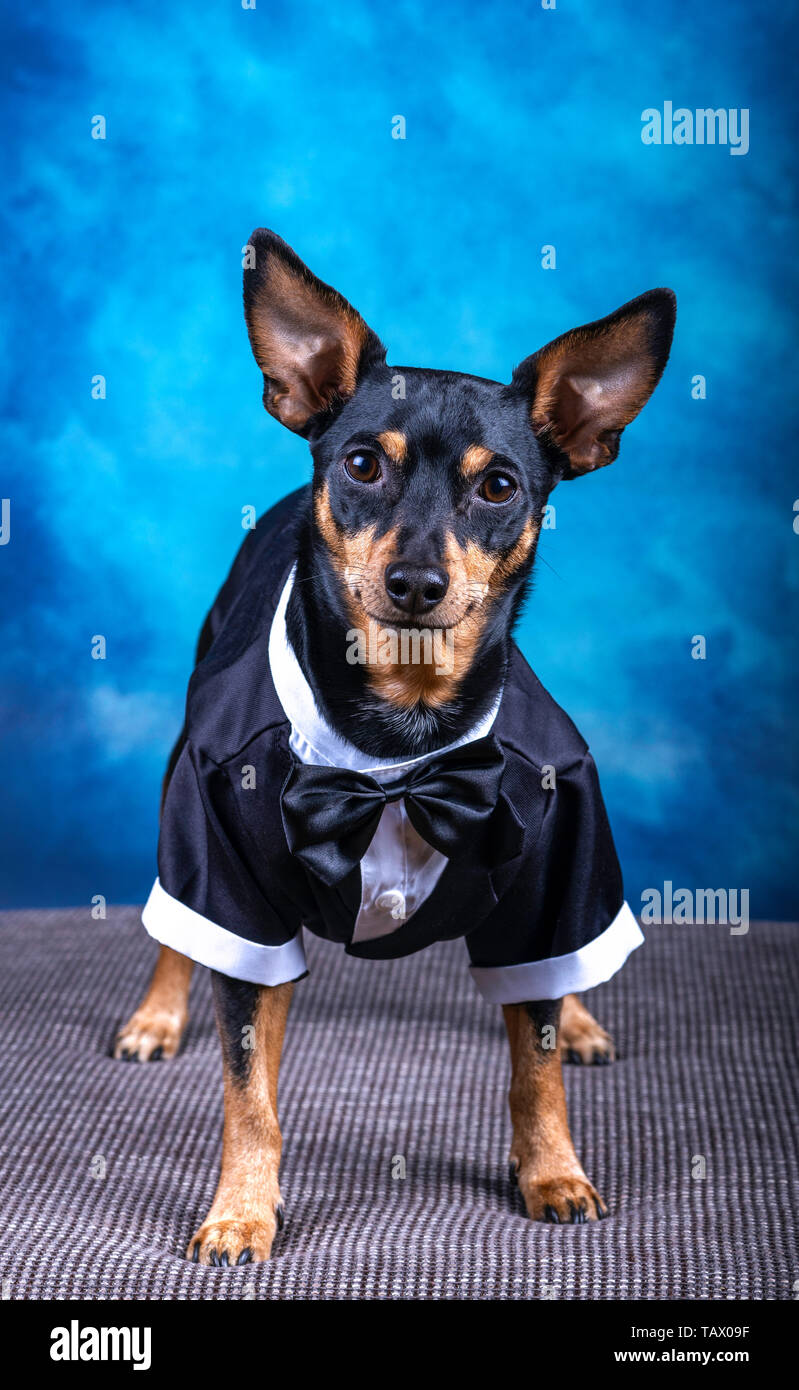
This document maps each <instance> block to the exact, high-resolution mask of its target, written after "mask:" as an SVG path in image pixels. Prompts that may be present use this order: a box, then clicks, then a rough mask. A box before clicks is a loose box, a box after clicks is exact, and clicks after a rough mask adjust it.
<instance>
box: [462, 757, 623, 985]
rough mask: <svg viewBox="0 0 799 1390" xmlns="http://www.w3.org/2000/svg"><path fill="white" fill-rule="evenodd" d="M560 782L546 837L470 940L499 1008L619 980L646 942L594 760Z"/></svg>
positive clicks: (481, 979)
mask: <svg viewBox="0 0 799 1390" xmlns="http://www.w3.org/2000/svg"><path fill="white" fill-rule="evenodd" d="M537 772H538V770H537V769H535V770H531V775H532V776H535V775H537ZM554 781H555V785H554V786H553V787H552V788H551V789H550V790H548V791H547V793H546V795H547V798H548V799H547V804H546V808H545V811H544V816H543V820H542V823H541V830H540V833H539V835H538V838H537V840H536V841H535V842H534V844H533V845H531V846H530V847H529V849H527V850H526V852H525V859H524V862H523V864H522V866H521V868H520V870H519V873H518V875H517V876H516V878H515V879H514V881H513V883H512V884H511V886H510V887H509V889H508V890H507V892H506V893H505V894H504V895H503V896H502V898H501V899H500V902H499V903H498V905H497V907H496V908H495V909H494V911H493V912H492V913H491V915H490V916H489V917H488V918H487V919H486V920H485V921H484V922H483V923H482V924H481V925H480V926H479V927H478V928H477V929H476V930H475V931H473V932H471V933H469V935H468V936H467V938H466V941H467V947H468V951H469V956H470V959H471V963H472V965H471V968H472V977H473V979H474V981H475V984H476V985H477V987H478V989H479V990H480V992H481V993H482V994H483V995H484V996H485V997H486V998H488V999H492V1000H494V1001H495V1002H497V1003H503V1004H505V1003H519V1002H524V1001H527V1000H538V999H559V998H561V997H562V996H563V995H564V994H568V993H571V992H572V991H574V990H582V989H590V988H591V987H592V986H593V985H596V984H599V983H600V982H601V981H603V980H606V979H609V978H610V976H611V975H613V974H615V972H616V970H618V969H619V968H620V967H621V965H622V964H623V963H624V961H625V960H626V958H627V956H628V955H629V953H630V951H632V950H634V949H635V947H636V946H638V945H640V943H641V941H643V936H642V934H641V931H640V928H639V927H638V924H637V922H636V920H635V918H634V917H633V914H632V912H631V911H630V909H629V907H628V906H627V905H626V903H625V902H624V892H623V886H622V877H621V870H620V868H619V862H618V858H617V856H616V849H615V846H614V844H613V837H612V835H611V831H610V825H609V823H608V817H607V812H606V810H605V805H604V802H603V800H602V793H601V791H600V787H599V778H598V776H597V771H596V766H595V764H594V760H593V758H592V757H591V754H590V753H589V752H586V753H585V755H584V756H583V757H582V758H581V759H580V760H579V761H578V762H576V763H574V764H573V765H572V766H570V767H568V768H567V769H565V771H563V772H559V773H557V774H556V776H555V779H554Z"/></svg>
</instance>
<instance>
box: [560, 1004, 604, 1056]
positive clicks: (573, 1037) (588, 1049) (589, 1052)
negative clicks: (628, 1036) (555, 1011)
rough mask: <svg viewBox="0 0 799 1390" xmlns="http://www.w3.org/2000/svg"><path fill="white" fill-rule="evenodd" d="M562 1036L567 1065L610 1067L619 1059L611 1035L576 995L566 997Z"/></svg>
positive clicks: (561, 1040)
mask: <svg viewBox="0 0 799 1390" xmlns="http://www.w3.org/2000/svg"><path fill="white" fill-rule="evenodd" d="M559 1037H560V1049H561V1053H562V1056H563V1060H564V1062H577V1063H578V1064H579V1063H581V1062H585V1063H591V1062H593V1063H594V1065H595V1066H608V1065H609V1063H610V1062H612V1061H613V1060H614V1058H615V1056H616V1049H615V1047H614V1045H613V1039H612V1038H611V1036H610V1034H609V1033H606V1032H605V1030H604V1028H602V1027H601V1026H600V1024H598V1023H597V1021H596V1019H595V1018H594V1016H593V1014H590V1013H589V1012H588V1010H587V1008H586V1007H585V1005H584V1004H581V1003H580V1000H579V999H578V998H577V995H576V994H567V995H565V997H564V1000H563V1012H562V1013H561V1016H560V1031H559Z"/></svg>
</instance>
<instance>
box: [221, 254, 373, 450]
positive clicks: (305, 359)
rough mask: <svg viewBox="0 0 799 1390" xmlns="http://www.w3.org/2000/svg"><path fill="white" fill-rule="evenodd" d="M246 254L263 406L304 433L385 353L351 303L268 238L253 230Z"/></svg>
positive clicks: (247, 302)
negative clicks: (261, 379)
mask: <svg viewBox="0 0 799 1390" xmlns="http://www.w3.org/2000/svg"><path fill="white" fill-rule="evenodd" d="M245 252H246V254H245V261H244V266H245V268H244V317H245V319H246V320H247V331H248V333H249V335H250V343H251V346H252V350H253V353H254V354H255V360H256V362H257V363H258V366H259V367H260V368H261V371H262V372H263V374H264V405H265V406H266V409H267V410H268V411H269V412H270V414H271V415H274V416H275V418H276V419H278V420H279V421H280V423H281V424H283V425H286V426H287V428H288V429H290V430H295V431H296V433H297V434H303V435H307V434H308V433H310V432H311V422H312V421H313V419H314V417H315V416H317V415H319V414H320V413H321V412H323V411H328V410H330V409H331V408H335V406H336V405H337V404H340V403H342V402H343V401H345V400H347V399H348V398H349V397H350V396H351V395H352V394H353V392H354V391H355V388H356V386H357V385H358V381H359V380H360V377H361V375H362V373H363V371H364V370H365V368H366V366H367V365H369V364H370V363H372V362H378V361H382V360H383V359H384V358H385V349H384V348H383V345H382V343H381V342H380V340H379V338H378V337H377V336H376V334H374V333H373V332H372V330H371V329H370V328H368V327H367V325H366V324H365V323H364V321H363V319H362V318H361V316H360V314H358V313H356V311H355V310H354V309H353V307H352V305H351V304H348V303H347V301H346V299H344V298H343V297H342V295H340V294H339V293H338V292H337V291H336V290H334V289H331V287H330V285H325V284H323V283H322V281H321V280H317V278H316V276H315V275H312V274H311V272H310V270H309V269H308V267H307V266H306V265H303V263H302V261H301V260H300V258H299V256H296V255H295V254H294V252H293V251H292V249H291V247H290V246H287V245H286V243H285V241H283V240H282V239H281V238H280V237H279V236H276V235H275V233H274V232H270V231H267V230H266V228H265V227H259V228H257V230H256V231H254V232H253V234H252V236H251V237H250V240H249V243H248V245H247V247H246V248H245Z"/></svg>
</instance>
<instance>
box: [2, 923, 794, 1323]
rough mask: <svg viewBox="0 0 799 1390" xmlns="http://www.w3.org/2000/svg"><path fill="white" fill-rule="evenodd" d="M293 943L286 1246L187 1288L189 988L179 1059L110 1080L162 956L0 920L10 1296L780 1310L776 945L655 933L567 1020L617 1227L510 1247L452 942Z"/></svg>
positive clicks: (113, 930)
mask: <svg viewBox="0 0 799 1390" xmlns="http://www.w3.org/2000/svg"><path fill="white" fill-rule="evenodd" d="M308 944H309V948H310V968H311V975H310V977H309V978H308V979H307V980H305V981H303V982H302V983H301V984H300V985H299V986H298V987H297V989H296V991H295V1000H294V1004H293V1007H292V1012H291V1016H290V1020H289V1027H288V1031H287V1035H286V1046H285V1050H284V1062H283V1068H282V1072H281V1078H280V1094H281V1117H282V1125H283V1136H284V1155H283V1166H282V1170H281V1187H282V1191H283V1197H284V1200H285V1205H286V1216H287V1220H286V1226H285V1228H284V1230H283V1231H282V1233H281V1234H280V1235H278V1237H277V1239H276V1242H275V1246H274V1252H273V1258H272V1260H271V1261H270V1262H269V1263H268V1264H264V1265H257V1266H249V1267H244V1268H241V1269H230V1270H223V1269H207V1270H206V1269H200V1268H198V1267H195V1266H193V1265H191V1264H189V1263H187V1262H186V1261H185V1260H184V1259H183V1258H182V1252H183V1250H184V1249H185V1246H186V1244H187V1241H188V1239H189V1237H190V1236H191V1234H192V1233H193V1231H194V1229H195V1227H196V1226H197V1225H198V1224H199V1223H200V1221H201V1219H202V1218H203V1216H204V1215H205V1212H206V1209H207V1207H208V1205H209V1203H210V1201H211V1198H212V1196H213V1192H214V1187H215V1179H216V1167H217V1162H218V1158H219V1152H220V1138H221V1124H222V1092H221V1066H220V1062H219V1057H218V1051H217V1043H216V1037H215V1031H214V1026H213V1021H212V1011H211V1002H210V988H209V984H210V981H209V977H208V974H207V972H206V971H203V970H200V971H197V972H196V976H195V981H194V985H193V988H192V1019H191V1022H190V1025H189V1029H188V1032H187V1036H186V1039H185V1041H184V1044H183V1047H182V1049H181V1052H180V1054H179V1056H178V1057H177V1058H176V1059H175V1060H174V1061H172V1062H164V1063H154V1064H148V1065H138V1066H136V1065H130V1064H123V1063H117V1062H114V1061H112V1060H111V1058H110V1056H109V1047H110V1044H111V1042H112V1038H113V1035H114V1032H115V1029H116V1027H117V1025H118V1024H119V1023H120V1022H121V1021H122V1020H123V1019H124V1018H125V1017H127V1015H128V1014H129V1013H130V1012H132V1010H133V1008H134V1006H135V1005H136V1004H137V1003H138V1002H139V997H140V995H141V994H142V992H143V990H144V987H145V984H146V982H147V978H148V972H149V970H150V969H151V967H152V964H153V961H154V958H155V953H156V948H155V946H154V944H153V943H152V942H151V941H150V940H149V938H148V937H147V936H146V935H145V933H144V931H143V929H142V928H141V927H140V925H139V924H138V911H137V910H136V909H133V908H120V909H115V910H111V911H110V912H109V918H108V920H107V921H105V922H95V921H92V920H91V918H90V917H89V915H88V913H87V912H86V911H83V910H72V911H64V912H55V911H54V912H7V913H4V914H0V954H1V955H2V973H1V975H0V1001H1V1003H0V1017H1V1019H2V1039H1V1046H2V1063H1V1065H2V1070H1V1071H0V1088H1V1090H2V1126H1V1129H0V1140H1V1142H2V1162H1V1164H0V1203H1V1204H2V1205H1V1210H2V1224H3V1249H2V1255H1V1256H0V1278H2V1281H3V1294H4V1297H6V1298H11V1299H15V1298H69V1297H80V1298H111V1297H116V1298H118V1297H124V1298H132V1299H145V1298H180V1299H223V1298H280V1299H285V1298H304V1299H363V1298H366V1299H374V1298H379V1299H390V1298H437V1299H520V1298H563V1299H575V1298H592V1299H626V1298H656V1299H669V1298H712V1299H746V1298H754V1299H788V1298H792V1297H795V1296H796V1294H795V1290H796V1289H797V1288H798V1287H799V1282H797V1281H799V1250H798V1249H797V1244H798V1242H797V1234H796V1220H795V1216H796V1210H797V1181H796V1180H797V1173H798V1172H799V1163H797V1152H796V1128H797V1115H799V1107H798V1106H797V1095H796V1076H797V1067H796V1057H795V1050H794V1049H795V1030H794V1014H795V1001H796V998H797V988H796V986H797V980H796V976H797V950H798V948H799V933H797V931H796V929H795V928H793V927H790V926H787V925H777V924H767V923H760V924H757V923H756V924H753V926H752V928H751V930H750V932H749V934H748V936H745V937H733V936H731V935H730V934H729V929H728V928H727V927H723V926H693V927H650V928H649V929H648V938H647V943H646V945H645V946H644V947H642V948H641V949H640V950H639V951H637V952H636V953H635V954H634V955H633V957H632V958H631V960H630V962H629V964H628V965H627V966H626V968H625V969H624V970H623V971H622V972H621V974H620V975H618V976H617V977H616V978H615V979H614V980H612V981H610V982H609V983H608V984H607V985H603V986H601V987H600V988H599V989H597V990H594V991H592V992H591V994H590V995H589V996H587V1003H588V1004H589V1006H590V1007H591V1008H592V1009H593V1010H594V1011H595V1012H596V1013H597V1015H598V1016H599V1018H600V1019H601V1021H602V1022H603V1023H604V1024H605V1025H606V1026H607V1027H608V1028H609V1029H610V1030H611V1031H612V1033H613V1034H614V1036H615V1038H616V1041H617V1043H618V1045H619V1048H620V1050H621V1052H622V1059H621V1060H620V1061H619V1062H617V1063H616V1065H615V1066H613V1067H607V1068H599V1067H597V1068H586V1067H579V1068H578V1067H574V1066H570V1067H567V1068H566V1079H567V1080H566V1084H567V1092H568V1098H569V1109H570V1114H571V1119H572V1130H573V1133H574V1138H575V1142H576V1146H577V1150H578V1153H579V1154H580V1155H581V1157H582V1160H583V1162H584V1165H585V1168H586V1170H587V1172H588V1174H589V1176H590V1177H591V1178H592V1180H593V1181H594V1182H595V1184H596V1186H597V1187H598V1188H599V1190H600V1192H601V1193H602V1194H603V1196H604V1197H605V1198H606V1200H607V1201H608V1203H609V1205H610V1208H611V1213H612V1214H611V1217H610V1219H608V1220H607V1221H605V1222H603V1223H601V1224H599V1225H590V1226H577V1227H556V1226H545V1225H539V1224H534V1223H532V1222H530V1221H528V1220H527V1219H526V1217H525V1216H524V1214H523V1211H522V1208H521V1205H520V1199H519V1197H518V1196H517V1194H516V1192H515V1190H514V1189H513V1188H512V1187H511V1186H510V1184H509V1182H508V1178H507V1162H506V1160H507V1154H508V1149H509V1143H510V1124H509V1118H508V1113H507V1104H506V1098H505V1095H506V1090H507V1085H508V1079H509V1067H508V1058H507V1045H506V1042H505V1035H504V1028H503V1025H502V1019H501V1011H500V1010H499V1009H498V1008H496V1007H492V1006H490V1005H488V1004H486V1003H485V1002H484V1001H482V1000H481V999H480V998H479V996H478V995H477V993H476V991H475V989H474V986H473V985H472V983H471V980H470V978H469V976H468V972H467V968H466V953H465V950H464V947H463V943H462V942H455V943H451V944H447V945H442V946H438V947H434V948H431V949H430V950H427V951H424V952H422V953H421V954H419V955H418V956H415V957H410V958H409V959H406V960H403V961H394V962H387V963H386V962H369V961H358V960H353V959H350V958H349V957H346V956H345V955H344V953H343V951H342V950H341V949H340V948H337V947H335V946H331V945H328V944H327V943H323V942H319V941H317V940H315V939H314V938H311V939H310V940H309V943H308ZM400 1159H402V1160H403V1162H402V1163H400V1162H399V1160H400ZM403 1169H404V1174H405V1175H404V1177H403V1176H394V1174H397V1173H400V1174H401V1173H402V1171H403ZM703 1174H704V1176H703Z"/></svg>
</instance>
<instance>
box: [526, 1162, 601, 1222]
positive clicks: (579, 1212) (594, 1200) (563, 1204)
mask: <svg viewBox="0 0 799 1390" xmlns="http://www.w3.org/2000/svg"><path fill="white" fill-rule="evenodd" d="M511 1173H512V1174H513V1176H514V1179H515V1181H516V1182H518V1184H519V1188H520V1191H521V1194H522V1196H523V1198H524V1204H525V1206H526V1207H527V1214H528V1216H530V1217H532V1219H533V1221H551V1222H554V1223H555V1225H564V1226H565V1225H574V1226H581V1225H583V1224H584V1223H585V1222H586V1221H601V1220H602V1218H603V1217H605V1216H607V1214H608V1209H607V1207H606V1206H605V1203H604V1202H603V1201H602V1198H601V1197H600V1195H599V1193H598V1192H597V1190H596V1188H595V1187H592V1185H591V1183H590V1182H589V1181H588V1179H587V1177H586V1176H585V1174H584V1173H568V1174H566V1175H565V1176H563V1177H541V1178H538V1177H534V1176H528V1175H527V1174H526V1173H525V1171H524V1169H521V1170H519V1168H518V1165H517V1163H516V1160H515V1159H511Z"/></svg>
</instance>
